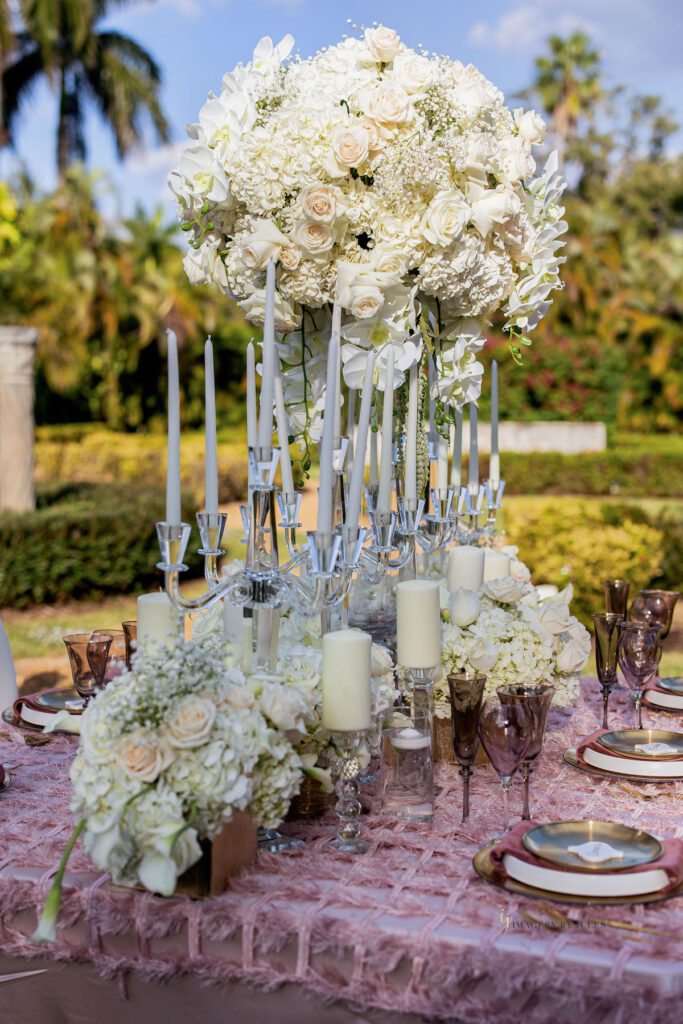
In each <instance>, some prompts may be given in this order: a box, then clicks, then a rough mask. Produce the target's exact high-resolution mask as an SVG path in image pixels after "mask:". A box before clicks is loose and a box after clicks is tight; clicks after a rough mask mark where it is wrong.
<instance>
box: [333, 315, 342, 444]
mask: <svg viewBox="0 0 683 1024" xmlns="http://www.w3.org/2000/svg"><path fill="white" fill-rule="evenodd" d="M332 334H333V335H334V336H335V337H336V339H337V404H336V406H335V408H334V446H333V447H334V449H335V450H336V449H337V448H339V445H340V437H341V401H340V399H341V306H340V305H339V303H338V302H335V303H334V305H333V306H332Z"/></svg>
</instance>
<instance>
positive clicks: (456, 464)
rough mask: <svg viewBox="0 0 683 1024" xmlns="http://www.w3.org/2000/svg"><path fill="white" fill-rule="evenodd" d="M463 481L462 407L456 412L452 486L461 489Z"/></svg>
mask: <svg viewBox="0 0 683 1024" xmlns="http://www.w3.org/2000/svg"><path fill="white" fill-rule="evenodd" d="M461 483H462V409H460V410H459V411H458V412H456V414H455V423H454V424H453V461H452V462H451V487H455V488H456V490H458V491H459V490H460V484H461Z"/></svg>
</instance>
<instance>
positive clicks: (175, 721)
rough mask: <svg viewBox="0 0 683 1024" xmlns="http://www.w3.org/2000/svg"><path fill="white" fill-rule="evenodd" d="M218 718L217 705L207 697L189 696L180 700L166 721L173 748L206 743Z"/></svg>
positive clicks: (190, 746) (198, 745)
mask: <svg viewBox="0 0 683 1024" xmlns="http://www.w3.org/2000/svg"><path fill="white" fill-rule="evenodd" d="M215 718H216V705H215V704H214V703H213V701H210V700H209V699H208V698H206V697H195V696H193V695H192V694H189V695H188V696H187V697H183V698H182V700H179V701H178V703H177V704H176V706H175V708H174V709H173V711H172V712H171V714H170V715H169V717H168V718H167V720H166V730H167V735H168V740H169V743H170V744H171V746H173V747H180V748H181V749H186V748H192V747H201V746H202V744H203V743H206V740H207V739H208V736H209V733H210V732H211V726H212V725H213V723H214V720H215Z"/></svg>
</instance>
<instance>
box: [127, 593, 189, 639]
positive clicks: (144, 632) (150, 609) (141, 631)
mask: <svg viewBox="0 0 683 1024" xmlns="http://www.w3.org/2000/svg"><path fill="white" fill-rule="evenodd" d="M184 619H185V616H184V615H183V613H182V612H181V611H180V610H179V609H178V608H176V606H175V605H174V604H172V603H171V601H170V599H169V597H168V596H167V595H166V594H164V593H162V592H161V591H160V592H159V593H157V594H141V595H140V597H139V598H138V648H139V649H140V650H144V649H145V647H146V645H147V644H156V645H157V646H160V647H167V648H170V647H173V646H174V645H175V643H176V640H178V638H179V637H181V636H182V635H183V624H184Z"/></svg>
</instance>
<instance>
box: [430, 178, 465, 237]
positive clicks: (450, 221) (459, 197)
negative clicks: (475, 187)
mask: <svg viewBox="0 0 683 1024" xmlns="http://www.w3.org/2000/svg"><path fill="white" fill-rule="evenodd" d="M469 218H470V208H469V206H468V204H467V202H466V201H465V198H464V196H463V194H462V192H459V191H458V190H457V189H450V190H449V191H448V192H441V193H440V194H439V195H438V196H437V197H436V199H434V200H433V202H431V203H430V204H429V206H428V208H427V212H426V213H425V215H424V217H423V219H422V224H421V225H420V227H421V229H422V233H423V234H424V236H425V238H426V239H427V241H428V242H431V243H432V245H442V246H446V245H450V244H451V242H453V241H454V240H455V239H456V238H459V237H460V235H461V234H462V232H463V230H464V228H465V225H466V224H467V221H468V220H469Z"/></svg>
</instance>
